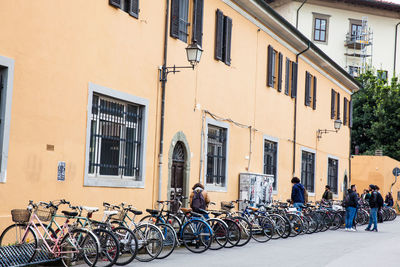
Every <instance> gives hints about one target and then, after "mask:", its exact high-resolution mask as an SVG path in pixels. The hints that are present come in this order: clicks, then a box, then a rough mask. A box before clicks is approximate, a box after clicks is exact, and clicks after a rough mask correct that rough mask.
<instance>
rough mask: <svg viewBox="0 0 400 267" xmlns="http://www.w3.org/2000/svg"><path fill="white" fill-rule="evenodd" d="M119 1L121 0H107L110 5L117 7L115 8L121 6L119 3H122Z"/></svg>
mask: <svg viewBox="0 0 400 267" xmlns="http://www.w3.org/2000/svg"><path fill="white" fill-rule="evenodd" d="M121 1H122V0H109V1H108V3H109V4H110V5H111V6H114V7H117V8H121V4H122V3H121Z"/></svg>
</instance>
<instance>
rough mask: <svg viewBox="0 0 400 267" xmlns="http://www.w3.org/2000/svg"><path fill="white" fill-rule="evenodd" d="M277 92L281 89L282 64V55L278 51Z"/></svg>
mask: <svg viewBox="0 0 400 267" xmlns="http://www.w3.org/2000/svg"><path fill="white" fill-rule="evenodd" d="M278 58H279V59H278V60H279V61H278V92H281V91H282V65H283V55H282V53H280V52H279V56H278Z"/></svg>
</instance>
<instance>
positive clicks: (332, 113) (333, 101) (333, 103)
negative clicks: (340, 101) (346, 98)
mask: <svg viewBox="0 0 400 267" xmlns="http://www.w3.org/2000/svg"><path fill="white" fill-rule="evenodd" d="M335 103H336V92H335V90H333V89H332V90H331V119H335V117H336V105H335Z"/></svg>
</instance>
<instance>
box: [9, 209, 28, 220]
mask: <svg viewBox="0 0 400 267" xmlns="http://www.w3.org/2000/svg"><path fill="white" fill-rule="evenodd" d="M30 216H31V212H30V211H29V210H22V209H15V210H11V217H12V220H13V222H16V223H26V222H29V217H30Z"/></svg>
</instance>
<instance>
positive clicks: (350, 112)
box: [349, 100, 353, 128]
mask: <svg viewBox="0 0 400 267" xmlns="http://www.w3.org/2000/svg"><path fill="white" fill-rule="evenodd" d="M349 127H350V128H352V127H353V100H350V103H349Z"/></svg>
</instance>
